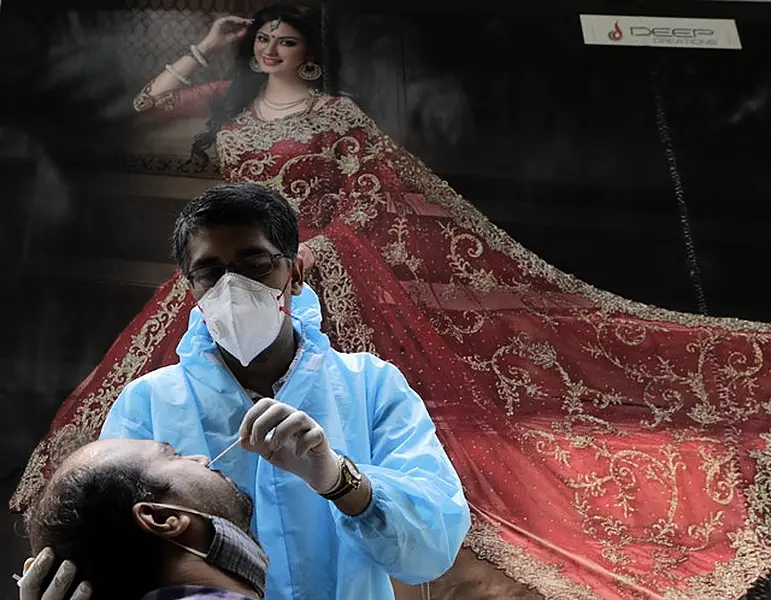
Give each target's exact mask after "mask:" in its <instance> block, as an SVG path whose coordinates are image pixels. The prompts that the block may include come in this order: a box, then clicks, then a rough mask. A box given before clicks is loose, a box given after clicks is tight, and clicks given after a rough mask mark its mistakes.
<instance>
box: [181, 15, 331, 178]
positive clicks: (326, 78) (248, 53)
mask: <svg viewBox="0 0 771 600" xmlns="http://www.w3.org/2000/svg"><path fill="white" fill-rule="evenodd" d="M324 17H325V13H323V12H322V11H321V10H319V9H317V8H313V7H310V6H306V5H300V4H292V3H287V2H280V3H277V4H272V5H270V6H267V7H266V8H263V9H262V10H260V11H259V12H258V13H257V14H256V15H254V22H253V23H252V24H251V25H250V26H249V28H248V29H247V32H246V34H245V35H244V37H243V38H242V39H241V41H240V42H239V44H238V47H237V49H236V58H235V64H234V65H233V68H232V70H231V72H230V74H229V76H228V79H230V80H231V85H230V88H229V89H228V91H227V93H226V94H225V96H224V97H222V98H219V99H217V100H214V101H213V102H212V105H211V115H212V116H211V119H209V122H208V123H207V124H206V131H204V132H203V133H202V134H200V135H198V136H196V138H195V141H194V142H193V149H192V155H193V156H195V157H199V158H200V159H202V160H203V161H204V163H207V162H208V161H209V156H208V154H207V153H206V150H208V149H209V148H211V146H212V145H213V144H214V142H215V141H216V138H217V132H219V130H220V128H221V127H222V125H223V124H225V123H227V122H229V121H232V120H233V119H234V118H235V117H237V116H238V115H239V114H240V113H241V111H243V110H244V109H245V108H246V107H247V106H249V104H251V103H252V102H254V99H255V98H256V97H257V95H258V94H259V92H260V90H261V89H262V87H263V86H264V85H265V83H266V81H267V79H268V76H267V75H266V74H265V73H255V72H254V71H252V69H251V68H250V67H249V61H250V60H251V58H252V57H253V56H254V40H255V38H256V37H257V32H258V31H259V30H260V27H262V26H263V25H264V24H265V23H270V22H271V21H275V20H276V19H281V21H282V22H284V23H287V24H288V25H291V26H292V27H294V28H295V29H296V30H297V31H298V32H300V34H302V36H303V38H305V42H306V44H307V55H308V57H309V58H311V59H313V61H314V62H316V63H318V64H319V65H320V66H321V68H322V70H323V75H322V77H320V78H319V79H318V80H316V81H313V82H309V83H310V85H311V86H312V87H314V88H316V89H318V90H320V91H323V92H324V93H326V94H330V95H336V94H337V92H338V84H339V81H338V76H339V70H340V50H339V48H338V46H337V43H336V42H335V39H334V36H333V35H332V34H331V33H330V31H329V30H328V25H327V19H326V18H324Z"/></svg>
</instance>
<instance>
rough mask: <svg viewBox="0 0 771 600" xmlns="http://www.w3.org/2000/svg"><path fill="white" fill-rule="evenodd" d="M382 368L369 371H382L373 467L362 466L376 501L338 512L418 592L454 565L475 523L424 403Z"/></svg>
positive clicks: (348, 530) (365, 548)
mask: <svg viewBox="0 0 771 600" xmlns="http://www.w3.org/2000/svg"><path fill="white" fill-rule="evenodd" d="M373 360H377V359H373ZM378 363H379V364H375V365H374V366H370V367H369V368H370V369H377V370H379V371H381V374H380V376H379V377H378V384H377V386H376V390H374V393H375V394H376V404H375V413H374V422H373V430H372V434H371V444H372V451H371V454H372V462H371V464H369V465H358V467H359V468H360V469H361V471H362V473H364V474H365V475H366V476H367V478H368V479H369V480H370V482H371V484H372V502H371V504H370V505H369V507H368V508H367V509H366V510H365V511H364V512H363V513H362V514H361V515H358V516H355V517H350V516H346V515H343V514H342V513H339V512H337V515H338V516H337V519H338V522H339V526H340V528H341V530H342V532H343V534H344V535H345V536H347V537H348V539H349V540H351V541H352V542H353V543H354V544H355V545H356V546H357V547H358V548H359V550H360V551H361V552H363V553H364V554H365V555H367V556H369V557H370V559H371V560H372V561H374V562H375V563H377V564H379V565H381V566H382V567H383V568H384V569H385V570H386V571H387V572H388V574H389V575H391V576H392V577H395V578H396V579H399V580H400V581H403V582H404V583H407V584H412V585H414V584H418V583H424V582H426V581H431V580H433V579H436V578H438V577H439V576H441V575H442V574H443V573H444V572H445V571H447V570H448V569H449V568H450V567H451V566H452V564H453V562H454V561H455V558H456V556H457V554H458V551H459V550H460V546H461V543H462V542H463V539H464V537H465V536H466V533H467V532H468V529H469V526H470V519H471V517H470V514H469V508H468V504H467V503H466V499H465V497H464V495H463V488H462V486H461V483H460V479H459V478H458V475H457V473H456V472H455V469H454V468H453V466H452V463H450V459H449V458H448V457H447V454H446V453H445V451H444V448H443V447H442V445H441V443H440V442H439V439H438V438H437V437H436V430H435V427H434V423H433V422H432V421H431V418H430V417H429V415H428V411H427V410H426V407H425V406H424V404H423V401H422V400H421V399H420V397H419V396H418V395H417V394H416V393H415V392H414V391H413V390H412V389H411V388H410V387H409V385H408V384H407V381H406V380H405V378H404V377H403V376H402V374H401V373H400V372H399V371H398V370H397V369H396V368H395V367H394V366H392V365H390V364H388V363H382V362H380V361H378Z"/></svg>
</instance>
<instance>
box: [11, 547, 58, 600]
mask: <svg viewBox="0 0 771 600" xmlns="http://www.w3.org/2000/svg"><path fill="white" fill-rule="evenodd" d="M27 562H29V561H27ZM53 564H54V553H53V550H51V549H50V548H44V549H43V550H41V551H40V554H38V555H37V556H36V557H35V559H34V560H33V561H32V564H31V565H30V566H29V567H28V568H27V563H24V567H25V571H24V577H22V578H21V579H20V580H19V590H20V592H19V598H20V600H39V598H40V586H41V585H43V580H44V579H45V578H46V577H47V576H48V572H49V571H50V570H51V567H52V566H53Z"/></svg>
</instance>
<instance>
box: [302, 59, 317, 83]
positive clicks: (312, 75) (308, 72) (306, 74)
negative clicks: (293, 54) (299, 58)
mask: <svg viewBox="0 0 771 600" xmlns="http://www.w3.org/2000/svg"><path fill="white" fill-rule="evenodd" d="M297 74H298V75H299V76H300V79H304V80H305V81H316V80H317V79H318V78H319V77H321V65H319V64H318V63H315V62H313V61H312V60H306V61H305V62H304V63H303V64H301V65H300V66H299V67H298V68H297Z"/></svg>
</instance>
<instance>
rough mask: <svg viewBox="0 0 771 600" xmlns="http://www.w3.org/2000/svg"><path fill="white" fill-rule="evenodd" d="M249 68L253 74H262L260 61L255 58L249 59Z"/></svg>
mask: <svg viewBox="0 0 771 600" xmlns="http://www.w3.org/2000/svg"><path fill="white" fill-rule="evenodd" d="M249 68H250V69H251V70H252V71H254V72H255V73H262V67H261V66H260V61H259V60H257V57H256V56H252V57H251V58H250V59H249Z"/></svg>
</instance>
